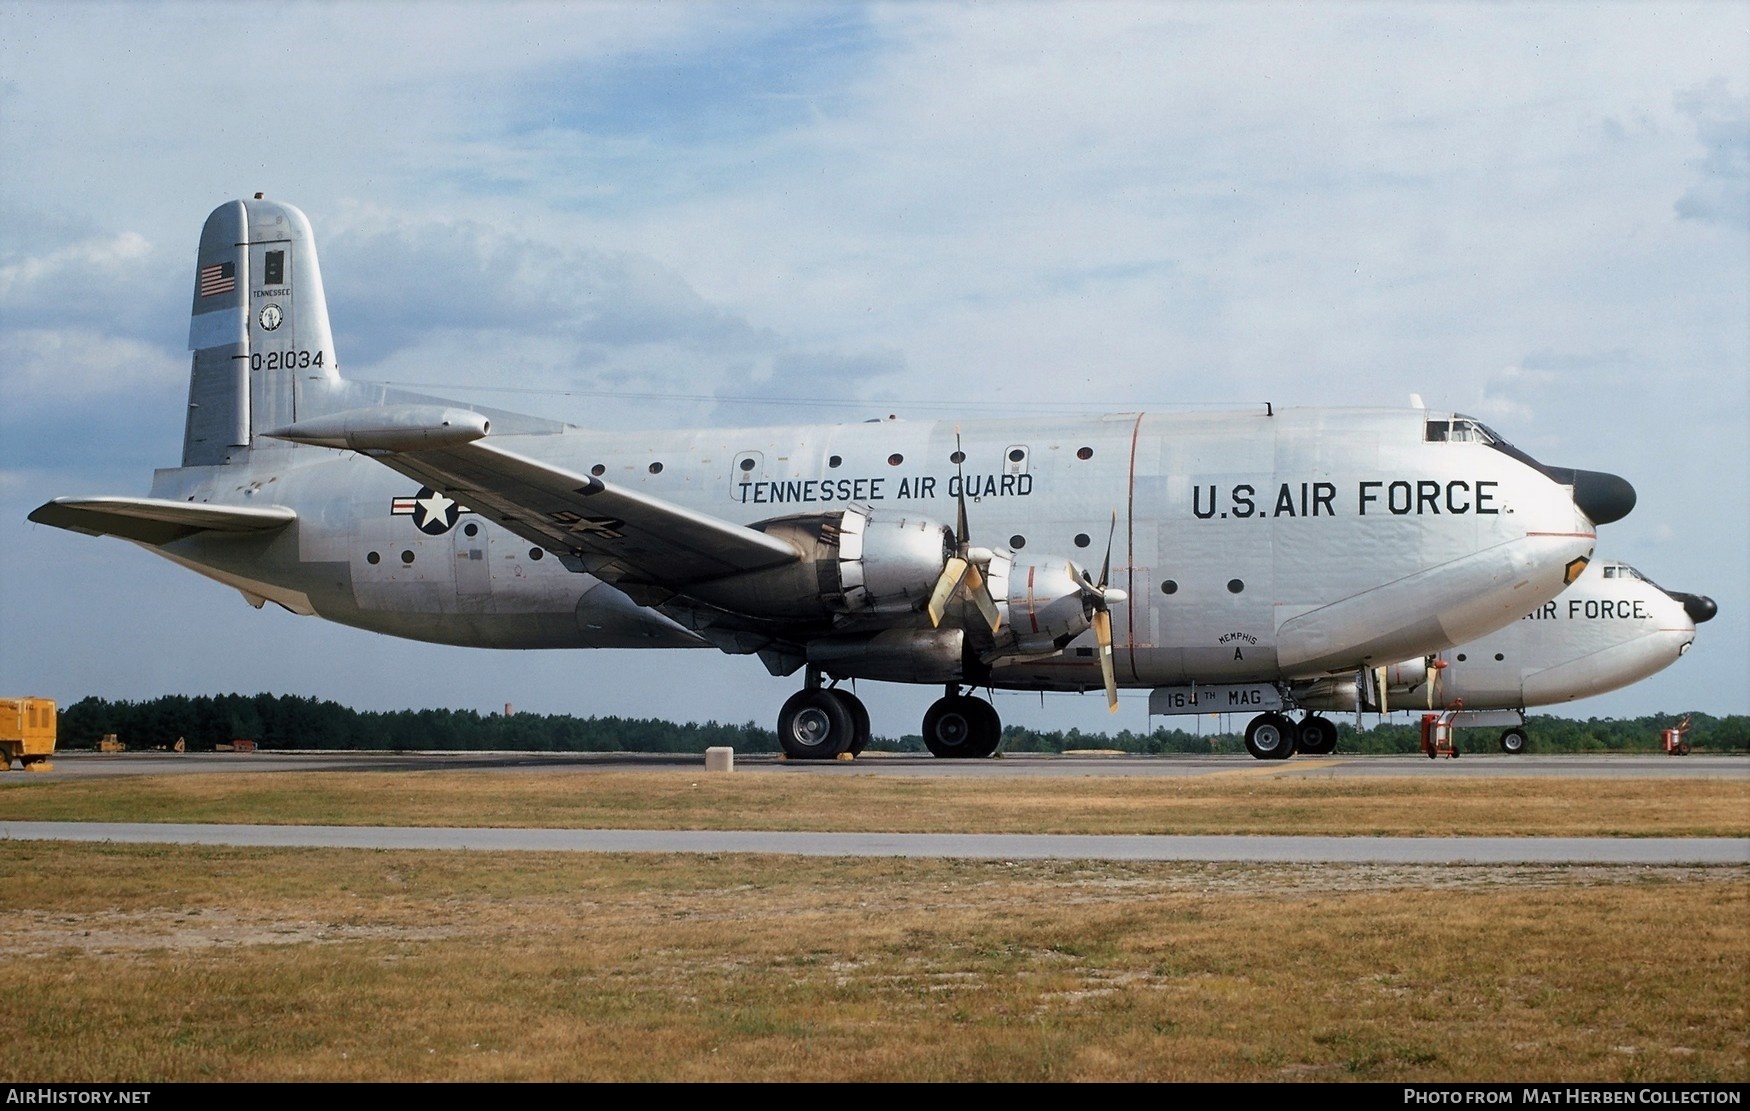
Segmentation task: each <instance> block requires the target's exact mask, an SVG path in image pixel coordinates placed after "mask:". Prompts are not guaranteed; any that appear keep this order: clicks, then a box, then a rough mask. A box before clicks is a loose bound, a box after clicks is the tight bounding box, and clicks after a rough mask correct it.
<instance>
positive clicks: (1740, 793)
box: [0, 767, 1750, 837]
mask: <svg viewBox="0 0 1750 1111" xmlns="http://www.w3.org/2000/svg"><path fill="white" fill-rule="evenodd" d="M819 770H820V769H811V770H790V769H777V770H769V769H768V770H762V771H758V772H737V773H732V774H727V775H725V774H721V773H719V774H710V775H708V774H705V773H704V772H703V771H700V772H698V773H692V774H689V773H688V772H686V771H676V770H673V769H668V770H664V771H651V772H629V771H620V770H614V771H600V770H590V769H584V768H576V769H573V768H553V769H547V770H543V771H542V772H538V773H536V772H509V773H482V772H479V771H469V772H453V771H433V772H413V771H408V772H360V773H352V774H339V773H332V772H283V773H275V774H272V775H261V774H251V773H236V774H214V775H166V776H139V777H133V778H128V779H103V780H97V779H87V780H61V781H43V780H38V781H35V782H27V781H25V780H26V777H14V779H13V780H10V781H4V782H0V808H3V811H4V816H5V817H7V818H11V819H14V820H67V821H148V822H150V821H181V822H242V823H251V824H329V825H437V826H519V827H552V828H573V829H615V828H629V829H737V830H739V829H775V830H823V829H844V830H866V831H878V832H929V833H950V832H978V833H1090V834H1124V833H1146V834H1286V833H1298V834H1334V835H1361V836H1411V837H1414V836H1423V835H1433V836H1447V835H1450V834H1453V833H1456V832H1462V833H1464V834H1466V835H1470V836H1521V835H1524V836H1532V835H1537V836H1591V837H1745V836H1750V780H1745V779H1703V778H1697V779H1656V780H1634V779H1624V780H1616V779H1598V780H1585V779H1553V778H1552V779H1536V778H1523V779H1521V778H1512V779H1480V778H1469V779H1457V778H1448V777H1445V776H1443V777H1441V778H1440V779H1438V780H1430V779H1428V778H1426V777H1418V776H1407V775H1406V776H1402V777H1393V778H1372V777H1370V778H1366V779H1334V778H1329V777H1324V776H1319V775H1316V774H1309V773H1308V772H1304V771H1297V770H1294V769H1292V768H1291V769H1288V770H1283V771H1277V770H1275V769H1264V770H1253V769H1247V771H1246V773H1244V774H1239V773H1220V774H1214V775H1207V776H1199V777H1179V776H1172V777H1158V778H1156V777H1138V778H1122V777H1109V776H1093V777H1085V778H1055V777H1051V778H1044V777H1030V776H1016V777H1002V776H996V777H979V778H977V779H957V778H935V777H906V776H888V775H877V774H872V773H863V774H859V773H856V772H848V773H846V774H830V773H829V774H816V773H817V772H818V771H819ZM1311 770H1312V771H1313V772H1316V770H1317V768H1316V767H1313V768H1312V769H1311Z"/></svg>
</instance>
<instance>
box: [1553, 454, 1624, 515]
mask: <svg viewBox="0 0 1750 1111" xmlns="http://www.w3.org/2000/svg"><path fill="white" fill-rule="evenodd" d="M1540 469H1541V470H1542V471H1543V473H1544V474H1546V475H1548V476H1549V477H1550V478H1552V479H1554V480H1555V481H1557V482H1559V483H1561V484H1562V485H1563V486H1572V487H1573V488H1574V504H1575V505H1577V506H1579V507H1580V512H1582V513H1584V514H1586V517H1587V518H1588V519H1589V520H1590V521H1591V522H1592V523H1593V524H1595V525H1608V524H1610V523H1611V522H1612V521H1620V520H1622V519H1623V518H1624V517H1627V516H1628V514H1629V510H1631V509H1633V508H1634V507H1635V488H1634V487H1633V486H1630V485H1629V483H1628V480H1627V479H1625V478H1619V477H1618V476H1616V475H1613V474H1609V473H1608V472H1605V471H1582V470H1576V469H1574V468H1572V467H1543V468H1540Z"/></svg>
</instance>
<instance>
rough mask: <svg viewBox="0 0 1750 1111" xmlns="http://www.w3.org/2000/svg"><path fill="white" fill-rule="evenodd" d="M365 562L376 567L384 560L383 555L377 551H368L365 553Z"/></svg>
mask: <svg viewBox="0 0 1750 1111" xmlns="http://www.w3.org/2000/svg"><path fill="white" fill-rule="evenodd" d="M365 562H366V563H368V564H370V565H371V566H372V567H375V566H376V565H377V564H379V563H381V562H383V557H382V556H380V555H378V554H377V553H376V552H368V553H366V555H365Z"/></svg>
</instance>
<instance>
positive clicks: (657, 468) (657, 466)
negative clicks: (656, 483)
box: [650, 463, 662, 474]
mask: <svg viewBox="0 0 1750 1111" xmlns="http://www.w3.org/2000/svg"><path fill="white" fill-rule="evenodd" d="M650 473H651V474H661V473H662V464H661V463H652V464H650Z"/></svg>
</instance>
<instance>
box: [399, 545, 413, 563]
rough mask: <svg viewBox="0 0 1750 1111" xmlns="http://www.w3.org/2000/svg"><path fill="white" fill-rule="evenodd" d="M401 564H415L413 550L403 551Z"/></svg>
mask: <svg viewBox="0 0 1750 1111" xmlns="http://www.w3.org/2000/svg"><path fill="white" fill-rule="evenodd" d="M401 562H402V563H412V562H413V549H411V548H403V549H402V550H401Z"/></svg>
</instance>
